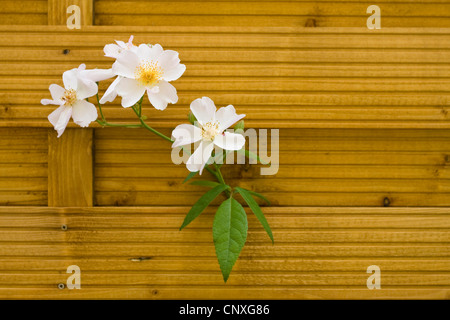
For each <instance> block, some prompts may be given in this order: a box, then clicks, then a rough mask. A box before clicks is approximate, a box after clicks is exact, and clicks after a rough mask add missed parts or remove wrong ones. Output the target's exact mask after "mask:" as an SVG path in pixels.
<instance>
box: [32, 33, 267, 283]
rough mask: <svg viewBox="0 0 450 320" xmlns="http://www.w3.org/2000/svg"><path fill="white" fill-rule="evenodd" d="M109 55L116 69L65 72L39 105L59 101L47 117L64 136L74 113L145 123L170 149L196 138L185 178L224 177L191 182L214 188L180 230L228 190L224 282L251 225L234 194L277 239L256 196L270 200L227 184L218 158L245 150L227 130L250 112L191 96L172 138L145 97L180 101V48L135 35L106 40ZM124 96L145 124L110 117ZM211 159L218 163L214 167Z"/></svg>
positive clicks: (223, 216)
mask: <svg viewBox="0 0 450 320" xmlns="http://www.w3.org/2000/svg"><path fill="white" fill-rule="evenodd" d="M104 53H105V56H106V57H109V58H113V59H115V61H114V63H113V64H112V67H111V68H110V69H91V70H88V69H86V66H85V65H84V64H81V65H80V66H79V67H78V68H74V69H72V70H68V71H66V72H64V74H63V77H62V78H63V83H64V87H61V86H59V85H57V84H52V85H50V88H49V89H50V94H51V97H52V99H43V100H42V101H41V103H42V104H44V105H49V104H52V105H57V106H58V108H57V109H56V110H55V111H53V112H52V113H51V114H50V115H49V116H48V120H49V121H50V123H51V124H52V125H53V126H54V128H55V130H56V131H57V133H58V137H60V136H61V135H62V134H63V132H64V130H65V128H66V127H67V124H68V123H69V120H70V119H71V118H72V119H73V121H74V122H75V123H76V124H77V125H79V126H81V127H88V126H89V125H90V124H91V123H92V122H94V121H96V122H97V123H98V124H100V125H101V126H104V127H105V126H109V127H126V128H144V129H147V130H149V131H151V132H153V133H154V134H156V135H158V136H159V137H161V138H163V139H165V140H167V141H169V142H171V143H172V148H178V147H184V146H187V145H189V144H192V143H198V147H197V148H196V150H195V151H194V152H193V153H192V154H191V155H190V156H189V159H188V160H187V162H186V167H187V169H188V170H189V171H190V172H191V173H190V174H189V175H188V177H187V178H186V180H185V182H186V181H188V180H190V179H191V178H193V177H194V176H195V175H196V174H202V172H203V170H204V169H205V168H206V170H207V171H208V172H209V173H211V174H212V175H213V177H215V178H216V179H217V181H218V182H212V181H204V180H197V181H194V182H192V183H191V184H194V185H199V186H204V187H208V188H211V190H209V191H208V192H206V193H205V194H204V195H203V196H202V197H201V198H200V199H199V200H198V201H197V203H196V204H195V205H194V206H193V207H192V209H191V210H190V211H189V213H188V214H187V216H186V218H185V220H184V222H183V224H182V226H181V228H180V229H182V228H184V227H185V226H187V225H188V224H189V223H190V222H191V221H193V220H194V219H195V218H196V217H197V216H199V215H200V214H201V213H202V211H203V210H204V209H205V208H206V207H207V206H208V205H209V204H210V203H211V202H212V201H213V200H214V199H215V198H216V197H217V196H218V195H219V194H222V193H224V194H225V195H226V197H227V200H225V201H223V202H222V204H221V205H220V206H219V208H218V209H217V213H216V216H215V219H214V224H213V238H214V244H215V246H216V253H217V257H218V260H219V264H220V267H221V270H222V274H223V277H224V280H225V281H226V280H227V279H228V276H229V274H230V272H231V269H232V267H233V265H234V263H235V261H236V259H237V258H238V256H239V253H240V251H241V249H242V247H243V246H244V243H245V241H246V238H247V228H248V227H247V217H246V213H245V211H244V209H243V207H242V206H241V204H240V203H239V202H238V201H237V200H236V199H234V197H233V195H234V194H240V195H241V196H242V198H243V199H244V200H245V202H246V203H247V204H248V205H249V207H250V208H251V210H252V211H253V212H254V213H255V215H256V216H257V218H258V219H259V221H260V222H261V223H262V225H263V227H264V228H265V229H266V231H267V233H268V234H269V236H270V238H271V239H272V241H273V237H272V232H271V231H270V227H269V225H268V223H267V221H266V219H265V217H264V215H263V214H262V211H261V209H260V207H259V205H258V203H257V202H256V201H255V200H254V199H253V196H255V197H258V198H260V199H262V200H264V201H266V202H268V200H267V199H266V198H265V197H264V196H262V195H260V194H258V193H256V192H254V191H250V190H246V189H243V188H239V187H235V188H231V187H230V186H229V185H227V184H226V183H225V180H224V178H223V176H222V173H221V171H220V168H221V166H222V162H219V161H217V157H218V155H217V154H216V153H215V152H216V151H217V148H218V149H220V150H225V151H226V152H227V151H228V152H229V151H238V150H239V151H242V150H244V149H243V148H244V145H245V138H244V136H243V135H242V134H240V133H232V132H229V131H227V129H229V128H230V127H231V126H232V125H234V124H235V123H237V122H239V123H238V125H237V126H236V127H235V128H237V127H239V128H240V129H243V126H244V124H243V121H242V118H244V117H245V115H244V114H241V115H238V114H237V113H236V110H235V108H234V107H233V106H232V105H228V106H226V107H222V108H219V109H218V110H217V108H216V106H215V104H214V102H213V101H212V100H211V99H210V98H208V97H202V98H199V99H196V100H194V101H192V103H191V105H190V109H191V114H190V117H189V120H190V122H191V124H180V125H178V126H177V127H176V128H175V129H174V130H173V132H172V138H173V139H172V138H170V137H167V136H165V135H164V134H162V133H161V132H159V131H157V130H155V129H154V128H152V127H151V126H149V125H148V124H147V123H146V122H145V120H146V119H147V117H146V116H144V115H143V114H142V111H143V110H142V103H143V99H144V98H145V95H147V98H148V100H149V102H150V104H151V105H152V106H153V107H154V108H155V109H157V110H165V109H166V108H167V106H168V104H175V103H177V102H178V95H177V90H176V88H175V87H174V86H173V85H172V84H171V83H170V82H172V81H175V80H177V79H179V78H180V77H181V76H182V75H183V73H184V72H185V71H186V66H185V65H184V64H181V63H180V59H179V57H178V52H176V51H173V50H164V49H163V48H162V46H161V45H159V44H155V45H149V44H140V45H139V46H137V45H134V44H133V36H131V37H130V39H129V41H128V42H127V43H125V42H123V41H116V43H115V44H108V45H106V46H105V47H104ZM112 78H115V79H114V80H113V81H112V83H111V84H110V86H109V87H108V89H107V90H106V91H105V93H104V95H103V96H102V97H101V99H100V97H99V95H98V83H99V82H100V81H104V80H107V79H112ZM94 96H95V97H96V102H97V107H98V111H99V113H100V118H101V119H98V113H97V107H96V106H95V105H94V104H93V103H91V102H89V98H91V97H94ZM118 96H119V97H120V98H121V105H122V107H124V108H131V109H132V110H133V111H134V112H135V114H136V116H137V118H138V120H139V123H137V124H136V123H134V124H119V123H109V122H107V121H106V118H105V116H104V114H103V111H102V105H103V104H104V103H106V102H113V101H114V100H115V99H116V98H117V97H118ZM183 150H184V151H186V150H185V149H183ZM226 152H225V155H226ZM244 154H245V155H247V156H248V155H249V152H248V151H247V150H244ZM210 165H213V166H214V167H213V168H211V167H210ZM230 226H231V227H230Z"/></svg>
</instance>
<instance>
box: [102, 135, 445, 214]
mask: <svg viewBox="0 0 450 320" xmlns="http://www.w3.org/2000/svg"><path fill="white" fill-rule="evenodd" d="M163 132H164V133H165V134H167V135H170V131H168V130H163ZM448 134H449V133H448V131H446V130H354V129H342V130H337V129H334V130H325V129H321V130H319V129H316V130H313V129H310V130H307V129H304V130H303V129H282V130H281V131H280V138H279V147H278V148H273V149H272V146H271V141H272V140H271V139H272V138H270V137H269V138H268V143H267V144H266V143H262V144H261V145H259V148H260V150H261V147H263V146H266V145H268V150H271V151H270V152H275V151H277V150H279V152H280V155H279V169H278V172H277V173H276V174H275V175H269V176H263V175H261V168H262V167H264V166H261V165H249V164H248V161H246V163H245V164H234V165H233V164H230V165H225V167H224V170H223V172H224V174H225V178H226V180H227V182H228V183H230V184H231V185H239V186H241V187H244V188H249V189H251V190H255V191H257V192H260V193H263V194H265V195H266V196H268V197H269V199H270V200H271V201H272V202H273V203H274V204H275V205H280V206H297V205H301V206H304V205H308V206H317V205H322V206H324V205H327V206H346V205H347V206H350V205H356V206H386V205H387V206H427V205H436V206H448V205H449V204H450V202H449V201H450V200H449V199H450V197H449V193H450V189H449V185H448V184H449V181H450V180H449V172H448V165H447V164H448V162H449V158H448V155H449V152H450V144H449V143H448V141H449V138H448ZM259 139H261V136H259ZM95 148H96V155H95V161H96V166H95V178H96V179H95V190H96V195H95V197H96V201H97V204H98V205H150V204H157V205H192V204H193V203H194V202H195V201H196V199H197V198H198V197H200V196H201V194H202V192H204V188H203V187H198V186H191V185H189V184H183V183H182V182H183V180H184V178H185V177H186V175H187V174H188V171H187V169H186V168H185V165H183V164H180V165H175V164H173V163H172V160H171V149H170V143H167V142H166V141H163V140H161V139H159V138H157V137H156V136H154V135H152V134H151V133H148V132H145V131H142V130H136V129H111V128H107V129H101V130H96V143H95ZM150 150H153V151H150ZM192 150H193V149H192ZM235 161H236V160H235ZM272 162H273V163H276V158H273V159H272ZM203 175H204V176H205V177H206V178H208V177H209V174H208V173H207V172H205V173H204V174H203ZM197 179H198V178H197ZM218 201H220V199H218V200H216V202H215V203H218Z"/></svg>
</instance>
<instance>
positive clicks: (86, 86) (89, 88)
mask: <svg viewBox="0 0 450 320" xmlns="http://www.w3.org/2000/svg"><path fill="white" fill-rule="evenodd" d="M77 87H78V88H77V99H78V100H84V99H86V98H89V97H92V96H95V95H96V94H97V92H98V86H97V84H96V83H95V82H94V81H92V80H89V79H87V78H81V77H78V85H77Z"/></svg>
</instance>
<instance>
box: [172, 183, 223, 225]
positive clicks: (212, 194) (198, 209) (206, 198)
mask: <svg viewBox="0 0 450 320" xmlns="http://www.w3.org/2000/svg"><path fill="white" fill-rule="evenodd" d="M228 188H229V186H227V185H226V184H219V185H218V186H217V187H215V188H213V189H211V190H209V191H208V192H207V193H205V194H204V195H202V196H201V197H200V199H198V200H197V202H196V203H195V204H194V205H193V206H192V208H191V210H189V212H188V214H187V215H186V218H184V221H183V224H182V225H181V227H180V230H181V229H183V228H184V227H186V226H187V225H188V224H189V223H191V222H192V221H193V220H194V219H195V218H197V217H198V216H199V215H200V214H201V213H202V212H203V210H205V208H206V207H207V206H209V204H210V203H211V202H212V201H213V200H214V199H215V198H216V197H217V196H218V195H219V194H221V193H222V192H223V191H224V190H225V189H228Z"/></svg>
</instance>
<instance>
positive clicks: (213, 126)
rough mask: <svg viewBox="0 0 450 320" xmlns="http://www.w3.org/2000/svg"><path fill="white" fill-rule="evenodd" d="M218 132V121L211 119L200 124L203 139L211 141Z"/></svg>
mask: <svg viewBox="0 0 450 320" xmlns="http://www.w3.org/2000/svg"><path fill="white" fill-rule="evenodd" d="M218 133H219V121H211V122H208V123H206V124H205V125H204V126H202V138H203V140H209V141H213V140H214V138H215V137H216V136H217V134H218Z"/></svg>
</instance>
